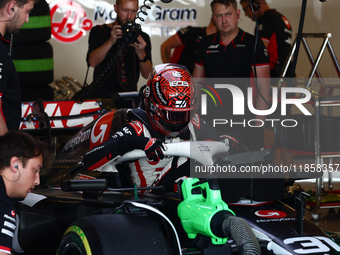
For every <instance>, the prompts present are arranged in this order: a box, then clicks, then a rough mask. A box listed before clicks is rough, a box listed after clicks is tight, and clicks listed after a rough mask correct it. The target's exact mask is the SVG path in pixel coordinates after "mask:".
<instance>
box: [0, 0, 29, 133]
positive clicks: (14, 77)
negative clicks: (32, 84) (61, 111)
mask: <svg viewBox="0 0 340 255" xmlns="http://www.w3.org/2000/svg"><path fill="white" fill-rule="evenodd" d="M34 2H35V1H34V0H14V1H13V0H1V1H0V135H2V134H4V133H6V132H8V130H18V129H19V124H20V119H21V89H20V82H19V76H18V73H17V71H16V70H15V67H14V64H13V61H12V58H11V56H10V55H9V53H8V50H9V48H10V43H11V42H10V41H8V40H6V39H4V36H5V35H7V34H12V33H17V32H18V31H19V28H21V27H22V26H23V25H24V23H26V22H28V20H29V13H30V11H31V10H32V9H33V7H34Z"/></svg>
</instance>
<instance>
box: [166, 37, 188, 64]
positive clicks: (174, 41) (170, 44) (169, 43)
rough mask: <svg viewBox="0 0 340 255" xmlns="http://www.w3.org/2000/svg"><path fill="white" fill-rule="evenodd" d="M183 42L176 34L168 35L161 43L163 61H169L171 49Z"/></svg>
mask: <svg viewBox="0 0 340 255" xmlns="http://www.w3.org/2000/svg"><path fill="white" fill-rule="evenodd" d="M182 44H183V43H182V42H181V40H180V39H179V37H178V35H177V34H174V35H173V36H171V37H169V38H168V39H167V40H166V41H165V42H163V43H162V45H161V57H162V61H163V63H170V59H171V49H173V48H176V47H179V46H181V45H182Z"/></svg>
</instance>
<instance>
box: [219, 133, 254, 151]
mask: <svg viewBox="0 0 340 255" xmlns="http://www.w3.org/2000/svg"><path fill="white" fill-rule="evenodd" d="M220 138H221V141H222V142H224V144H225V145H226V146H229V154H235V153H240V152H246V151H248V148H247V147H246V146H245V145H244V144H243V143H242V142H241V141H239V140H237V139H236V138H235V137H232V136H229V135H221V136H220Z"/></svg>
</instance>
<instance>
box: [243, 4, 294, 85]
mask: <svg viewBox="0 0 340 255" xmlns="http://www.w3.org/2000/svg"><path fill="white" fill-rule="evenodd" d="M240 2H241V5H242V8H243V11H244V14H245V15H246V16H248V17H249V18H250V19H252V20H253V21H254V16H253V13H252V11H251V8H250V7H249V0H241V1H240ZM257 8H258V10H254V13H255V16H256V18H257V22H258V26H259V37H260V38H261V39H262V41H263V43H264V46H266V48H267V49H268V54H269V59H270V77H272V78H274V77H280V75H281V72H282V69H283V66H284V64H285V62H286V59H287V57H288V55H289V52H290V49H291V44H292V26H291V25H290V23H289V21H288V19H287V18H286V17H285V16H283V15H282V14H281V13H279V12H278V11H276V10H275V9H270V8H269V6H268V4H267V2H266V0H258V6H257Z"/></svg>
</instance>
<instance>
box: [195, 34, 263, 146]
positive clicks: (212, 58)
mask: <svg viewBox="0 0 340 255" xmlns="http://www.w3.org/2000/svg"><path fill="white" fill-rule="evenodd" d="M254 45H255V37H254V36H253V35H251V34H249V33H246V32H244V31H243V30H242V29H239V32H238V34H237V36H236V37H235V38H234V40H232V41H231V42H230V43H229V44H228V45H224V44H223V43H222V41H221V38H220V33H216V34H212V35H209V36H207V37H205V38H203V39H202V41H201V43H200V46H199V47H198V50H197V53H196V65H200V66H203V68H204V72H205V77H206V78H226V79H225V80H223V81H224V82H226V83H228V84H233V85H236V86H237V87H238V88H240V89H241V90H242V92H243V95H247V94H248V92H247V89H248V87H250V86H251V87H253V94H254V95H253V98H254V100H253V101H254V102H255V97H256V94H257V90H256V87H255V86H254V84H253V83H252V82H251V79H239V78H251V77H253V72H252V67H254V63H253V55H254ZM255 61H256V63H255V66H256V67H267V68H268V67H269V58H268V54H267V49H266V48H265V46H264V44H263V42H262V41H261V40H260V39H259V40H258V42H257V47H256V52H255ZM206 82H209V81H208V80H206ZM210 85H211V86H212V87H214V84H210ZM218 94H219V96H220V98H221V100H222V102H223V104H222V105H221V106H220V108H219V109H216V107H214V106H212V107H208V110H207V117H205V119H206V121H207V122H208V123H209V124H210V125H213V120H214V119H226V120H228V122H229V123H230V122H231V119H232V121H233V122H234V123H241V124H237V125H230V124H229V123H228V125H216V126H215V128H217V129H218V131H219V132H221V133H224V132H225V130H228V132H231V133H233V134H236V135H237V136H238V137H239V138H240V139H241V140H242V141H243V142H244V143H245V144H246V145H247V146H248V147H249V148H250V149H251V148H252V146H251V143H252V142H251V141H252V139H253V132H254V131H255V130H254V129H253V128H250V127H249V126H248V125H246V124H243V123H246V122H247V121H248V120H250V119H254V118H255V116H254V114H252V113H251V112H250V111H249V108H248V106H247V103H246V102H247V100H244V110H245V114H244V115H233V96H232V94H231V92H230V91H229V90H227V89H225V90H219V92H218ZM208 103H209V100H208Z"/></svg>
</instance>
